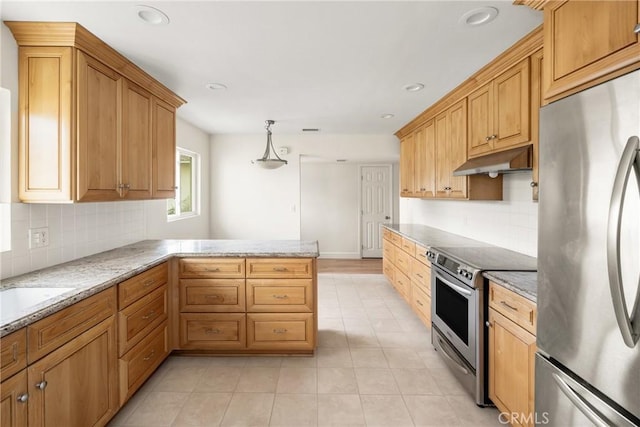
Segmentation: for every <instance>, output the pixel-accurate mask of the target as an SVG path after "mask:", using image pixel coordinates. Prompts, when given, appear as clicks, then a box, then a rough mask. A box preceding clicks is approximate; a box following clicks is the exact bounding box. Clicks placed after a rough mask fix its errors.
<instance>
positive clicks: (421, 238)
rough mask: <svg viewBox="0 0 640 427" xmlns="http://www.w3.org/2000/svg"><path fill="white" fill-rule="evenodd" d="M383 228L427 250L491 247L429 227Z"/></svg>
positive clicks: (406, 225)
mask: <svg viewBox="0 0 640 427" xmlns="http://www.w3.org/2000/svg"><path fill="white" fill-rule="evenodd" d="M383 227H386V228H388V229H389V230H391V231H395V232H396V233H399V234H401V235H402V236H403V237H406V238H407V239H409V240H412V241H414V242H416V243H418V244H420V245H422V246H426V247H428V248H431V247H437V246H445V247H448V246H457V247H482V246H487V247H489V246H492V245H490V244H488V243H484V242H480V241H478V240H473V239H469V238H468V237H464V236H460V235H458V234H453V233H449V232H447V231H444V230H440V229H438V228H433V227H429V226H426V225H419V224H383Z"/></svg>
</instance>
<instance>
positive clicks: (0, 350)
mask: <svg viewBox="0 0 640 427" xmlns="http://www.w3.org/2000/svg"><path fill="white" fill-rule="evenodd" d="M26 367H27V329H26V328H22V329H19V330H17V331H15V332H13V333H11V334H9V335H5V336H4V337H2V338H0V382H1V381H4V380H5V379H7V378H9V377H10V376H12V375H14V374H16V373H18V372H20V371H21V370H23V369H24V368H26Z"/></svg>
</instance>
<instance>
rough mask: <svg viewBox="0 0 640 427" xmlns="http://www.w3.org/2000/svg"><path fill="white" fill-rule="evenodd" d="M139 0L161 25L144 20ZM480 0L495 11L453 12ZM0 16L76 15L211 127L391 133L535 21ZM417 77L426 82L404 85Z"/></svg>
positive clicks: (333, 14) (128, 5)
mask: <svg viewBox="0 0 640 427" xmlns="http://www.w3.org/2000/svg"><path fill="white" fill-rule="evenodd" d="M137 4H147V5H151V6H153V7H156V8H158V9H160V10H162V11H163V12H165V13H166V14H167V15H168V16H169V18H170V23H169V25H166V26H152V25H149V24H147V23H144V22H142V21H141V20H140V19H139V18H138V17H137V14H136V9H135V5H137ZM481 6H493V7H495V8H497V9H498V10H499V15H498V17H497V19H496V20H495V21H494V22H492V23H490V24H486V25H482V26H478V27H468V26H465V25H463V24H461V23H459V19H460V17H461V16H462V15H463V14H464V13H465V12H467V11H469V10H471V9H474V8H477V7H481ZM1 16H2V19H3V20H30V21H76V22H79V23H80V24H82V25H83V26H84V27H86V28H87V29H88V30H89V31H91V32H93V33H94V34H95V35H97V36H98V37H100V38H101V39H102V40H104V41H105V42H106V43H108V44H109V45H111V46H112V47H114V48H115V49H116V50H118V51H119V52H121V53H122V54H123V55H125V56H126V57H128V58H130V59H131V60H132V61H133V62H135V63H136V64H137V65H139V66H140V67H141V68H143V69H144V70H146V71H147V72H148V73H149V74H151V75H153V76H154V77H155V78H157V79H158V80H159V81H161V82H162V83H164V84H165V85H166V86H168V87H169V88H170V89H172V90H173V91H174V92H176V93H177V94H178V95H180V96H181V97H183V98H184V99H186V100H187V102H188V103H187V104H186V105H184V106H182V107H181V108H180V110H179V116H181V117H182V118H184V119H185V120H187V121H189V122H191V123H193V124H194V125H196V126H198V127H200V128H201V129H203V130H205V131H206V132H208V133H212V134H215V133H254V132H262V131H263V127H264V121H265V120H266V119H273V120H276V122H277V123H276V124H275V125H274V126H273V132H274V134H277V133H299V132H301V129H302V128H320V131H321V132H322V133H343V134H392V133H393V132H395V131H396V130H398V129H399V128H401V127H402V126H403V125H404V124H405V123H407V122H408V121H409V120H411V119H412V118H413V117H415V116H416V115H418V114H419V113H420V112H422V111H423V110H424V109H425V108H426V107H428V106H429V105H430V104H432V103H433V102H435V101H437V100H438V99H439V98H441V97H442V96H443V95H444V94H446V93H447V92H448V91H449V90H451V89H453V88H454V87H455V86H456V85H457V84H459V83H461V82H462V81H463V80H465V79H466V78H467V77H468V76H470V75H471V74H473V73H474V72H475V71H477V70H478V69H479V68H481V67H482V66H483V65H484V64H486V63H487V62H489V61H490V60H491V59H493V58H494V57H496V56H497V55H498V54H500V53H501V52H502V51H504V50H505V49H506V48H507V47H509V46H510V45H512V44H513V43H514V42H515V41H517V40H518V39H520V38H521V37H522V36H524V35H525V34H527V33H528V32H530V31H531V30H532V29H534V28H535V27H536V26H538V25H539V24H540V23H541V22H542V15H541V13H539V12H536V11H533V10H531V9H529V8H528V7H524V6H514V5H513V4H512V2H511V1H486V2H479V1H410V2H400V1H389V2H382V1H354V2H346V1H334V2H330V1H286V2H272V1H258V2H245V1H227V2H222V1H200V2H190V1H160V2H159V1H148V0H140V1H137V2H130V1H111V2H95V1H74V2H55V1H46V2H33V1H24V0H21V1H7V0H4V1H2V9H1ZM209 82H219V83H223V84H225V85H227V86H228V89H227V90H225V91H211V90H209V89H206V88H205V84H207V83H209ZM415 82H420V83H424V85H425V89H424V90H422V91H420V92H407V91H405V90H403V86H405V85H407V84H410V83H415ZM384 113H392V114H394V115H395V117H394V118H392V119H386V120H385V119H382V118H380V116H381V115H382V114H384Z"/></svg>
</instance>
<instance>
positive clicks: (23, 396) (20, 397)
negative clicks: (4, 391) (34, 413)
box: [17, 393, 29, 403]
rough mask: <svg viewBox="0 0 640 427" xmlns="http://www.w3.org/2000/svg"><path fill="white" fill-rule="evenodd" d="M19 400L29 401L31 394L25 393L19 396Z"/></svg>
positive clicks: (21, 401) (22, 401)
mask: <svg viewBox="0 0 640 427" xmlns="http://www.w3.org/2000/svg"><path fill="white" fill-rule="evenodd" d="M17 400H18V402H20V403H27V400H29V395H28V394H27V393H23V394H21V395H20V396H18V399H17Z"/></svg>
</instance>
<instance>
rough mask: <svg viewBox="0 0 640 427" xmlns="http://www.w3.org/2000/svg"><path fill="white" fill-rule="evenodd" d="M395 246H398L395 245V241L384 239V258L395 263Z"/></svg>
mask: <svg viewBox="0 0 640 427" xmlns="http://www.w3.org/2000/svg"><path fill="white" fill-rule="evenodd" d="M395 248H396V247H395V246H394V245H393V243H391V241H389V240H383V241H382V258H384V259H385V260H386V261H389V262H392V263H395V262H396V259H395V258H396V257H395Z"/></svg>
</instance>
